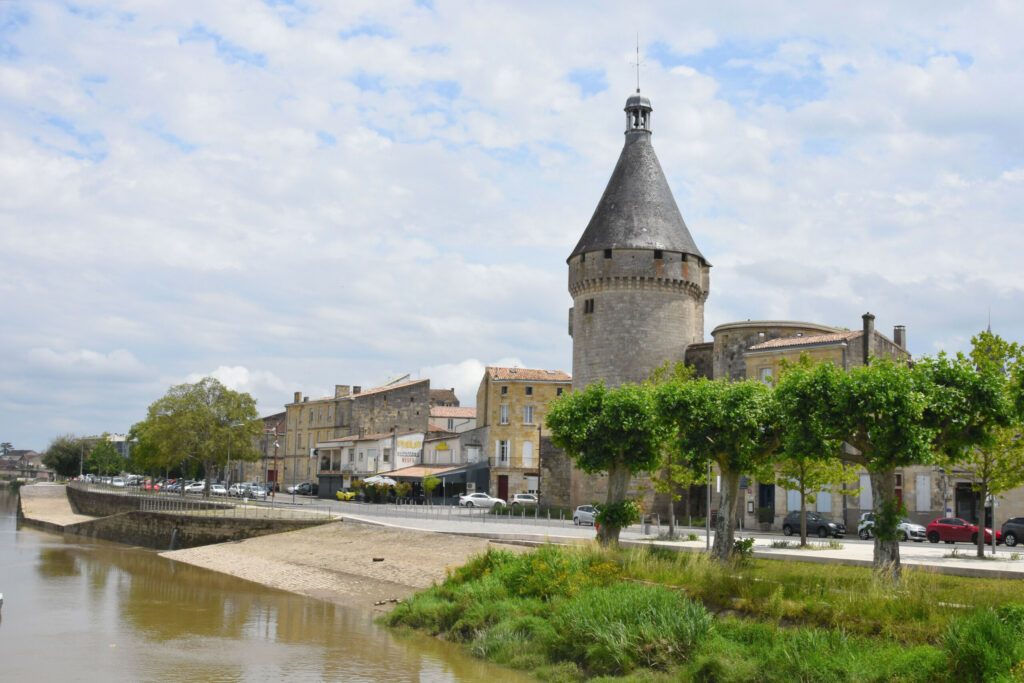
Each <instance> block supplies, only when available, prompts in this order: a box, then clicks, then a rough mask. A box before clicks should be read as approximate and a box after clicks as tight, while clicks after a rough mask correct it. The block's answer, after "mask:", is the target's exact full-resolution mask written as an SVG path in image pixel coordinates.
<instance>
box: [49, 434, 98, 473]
mask: <svg viewBox="0 0 1024 683" xmlns="http://www.w3.org/2000/svg"><path fill="white" fill-rule="evenodd" d="M87 450H88V449H87V448H86V444H85V441H83V440H82V439H79V438H77V437H75V436H73V435H71V434H66V435H64V436H58V437H57V438H56V439H54V440H53V441H52V442H50V445H49V447H48V448H47V449H46V453H44V454H43V464H44V465H46V466H47V467H49V468H50V469H52V470H53V471H54V472H56V473H57V475H58V476H61V477H74V476H75V475H77V474H79V473H80V472H81V469H82V462H83V460H84V458H85V455H86V451H87Z"/></svg>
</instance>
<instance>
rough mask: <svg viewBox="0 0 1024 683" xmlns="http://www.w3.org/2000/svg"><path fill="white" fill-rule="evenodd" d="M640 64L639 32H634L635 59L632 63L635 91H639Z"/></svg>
mask: <svg viewBox="0 0 1024 683" xmlns="http://www.w3.org/2000/svg"><path fill="white" fill-rule="evenodd" d="M641 64H643V62H642V61H640V34H639V33H637V34H636V61H635V62H633V65H634V66H636V91H637V92H638V93H639V92H640V65H641Z"/></svg>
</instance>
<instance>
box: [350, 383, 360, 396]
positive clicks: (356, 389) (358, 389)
mask: <svg viewBox="0 0 1024 683" xmlns="http://www.w3.org/2000/svg"><path fill="white" fill-rule="evenodd" d="M361 393H363V388H362V387H361V386H359V385H358V384H357V385H355V386H354V387H352V394H353V395H355V394H361Z"/></svg>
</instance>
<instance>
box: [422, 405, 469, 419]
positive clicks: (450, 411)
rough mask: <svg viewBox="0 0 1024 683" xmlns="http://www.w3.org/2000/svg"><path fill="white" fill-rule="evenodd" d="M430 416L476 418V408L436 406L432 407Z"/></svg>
mask: <svg viewBox="0 0 1024 683" xmlns="http://www.w3.org/2000/svg"><path fill="white" fill-rule="evenodd" d="M430 417H457V418H470V419H472V418H475V417H476V408H456V407H454V406H434V407H433V408H431V409H430Z"/></svg>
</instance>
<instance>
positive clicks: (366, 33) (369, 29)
mask: <svg viewBox="0 0 1024 683" xmlns="http://www.w3.org/2000/svg"><path fill="white" fill-rule="evenodd" d="M393 36H394V33H392V31H391V29H389V28H388V27H387V26H385V25H384V24H374V23H365V24H356V25H355V26H353V27H352V28H347V29H344V30H341V31H338V37H339V38H341V39H342V40H352V39H353V38H360V37H367V38H391V37H393Z"/></svg>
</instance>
